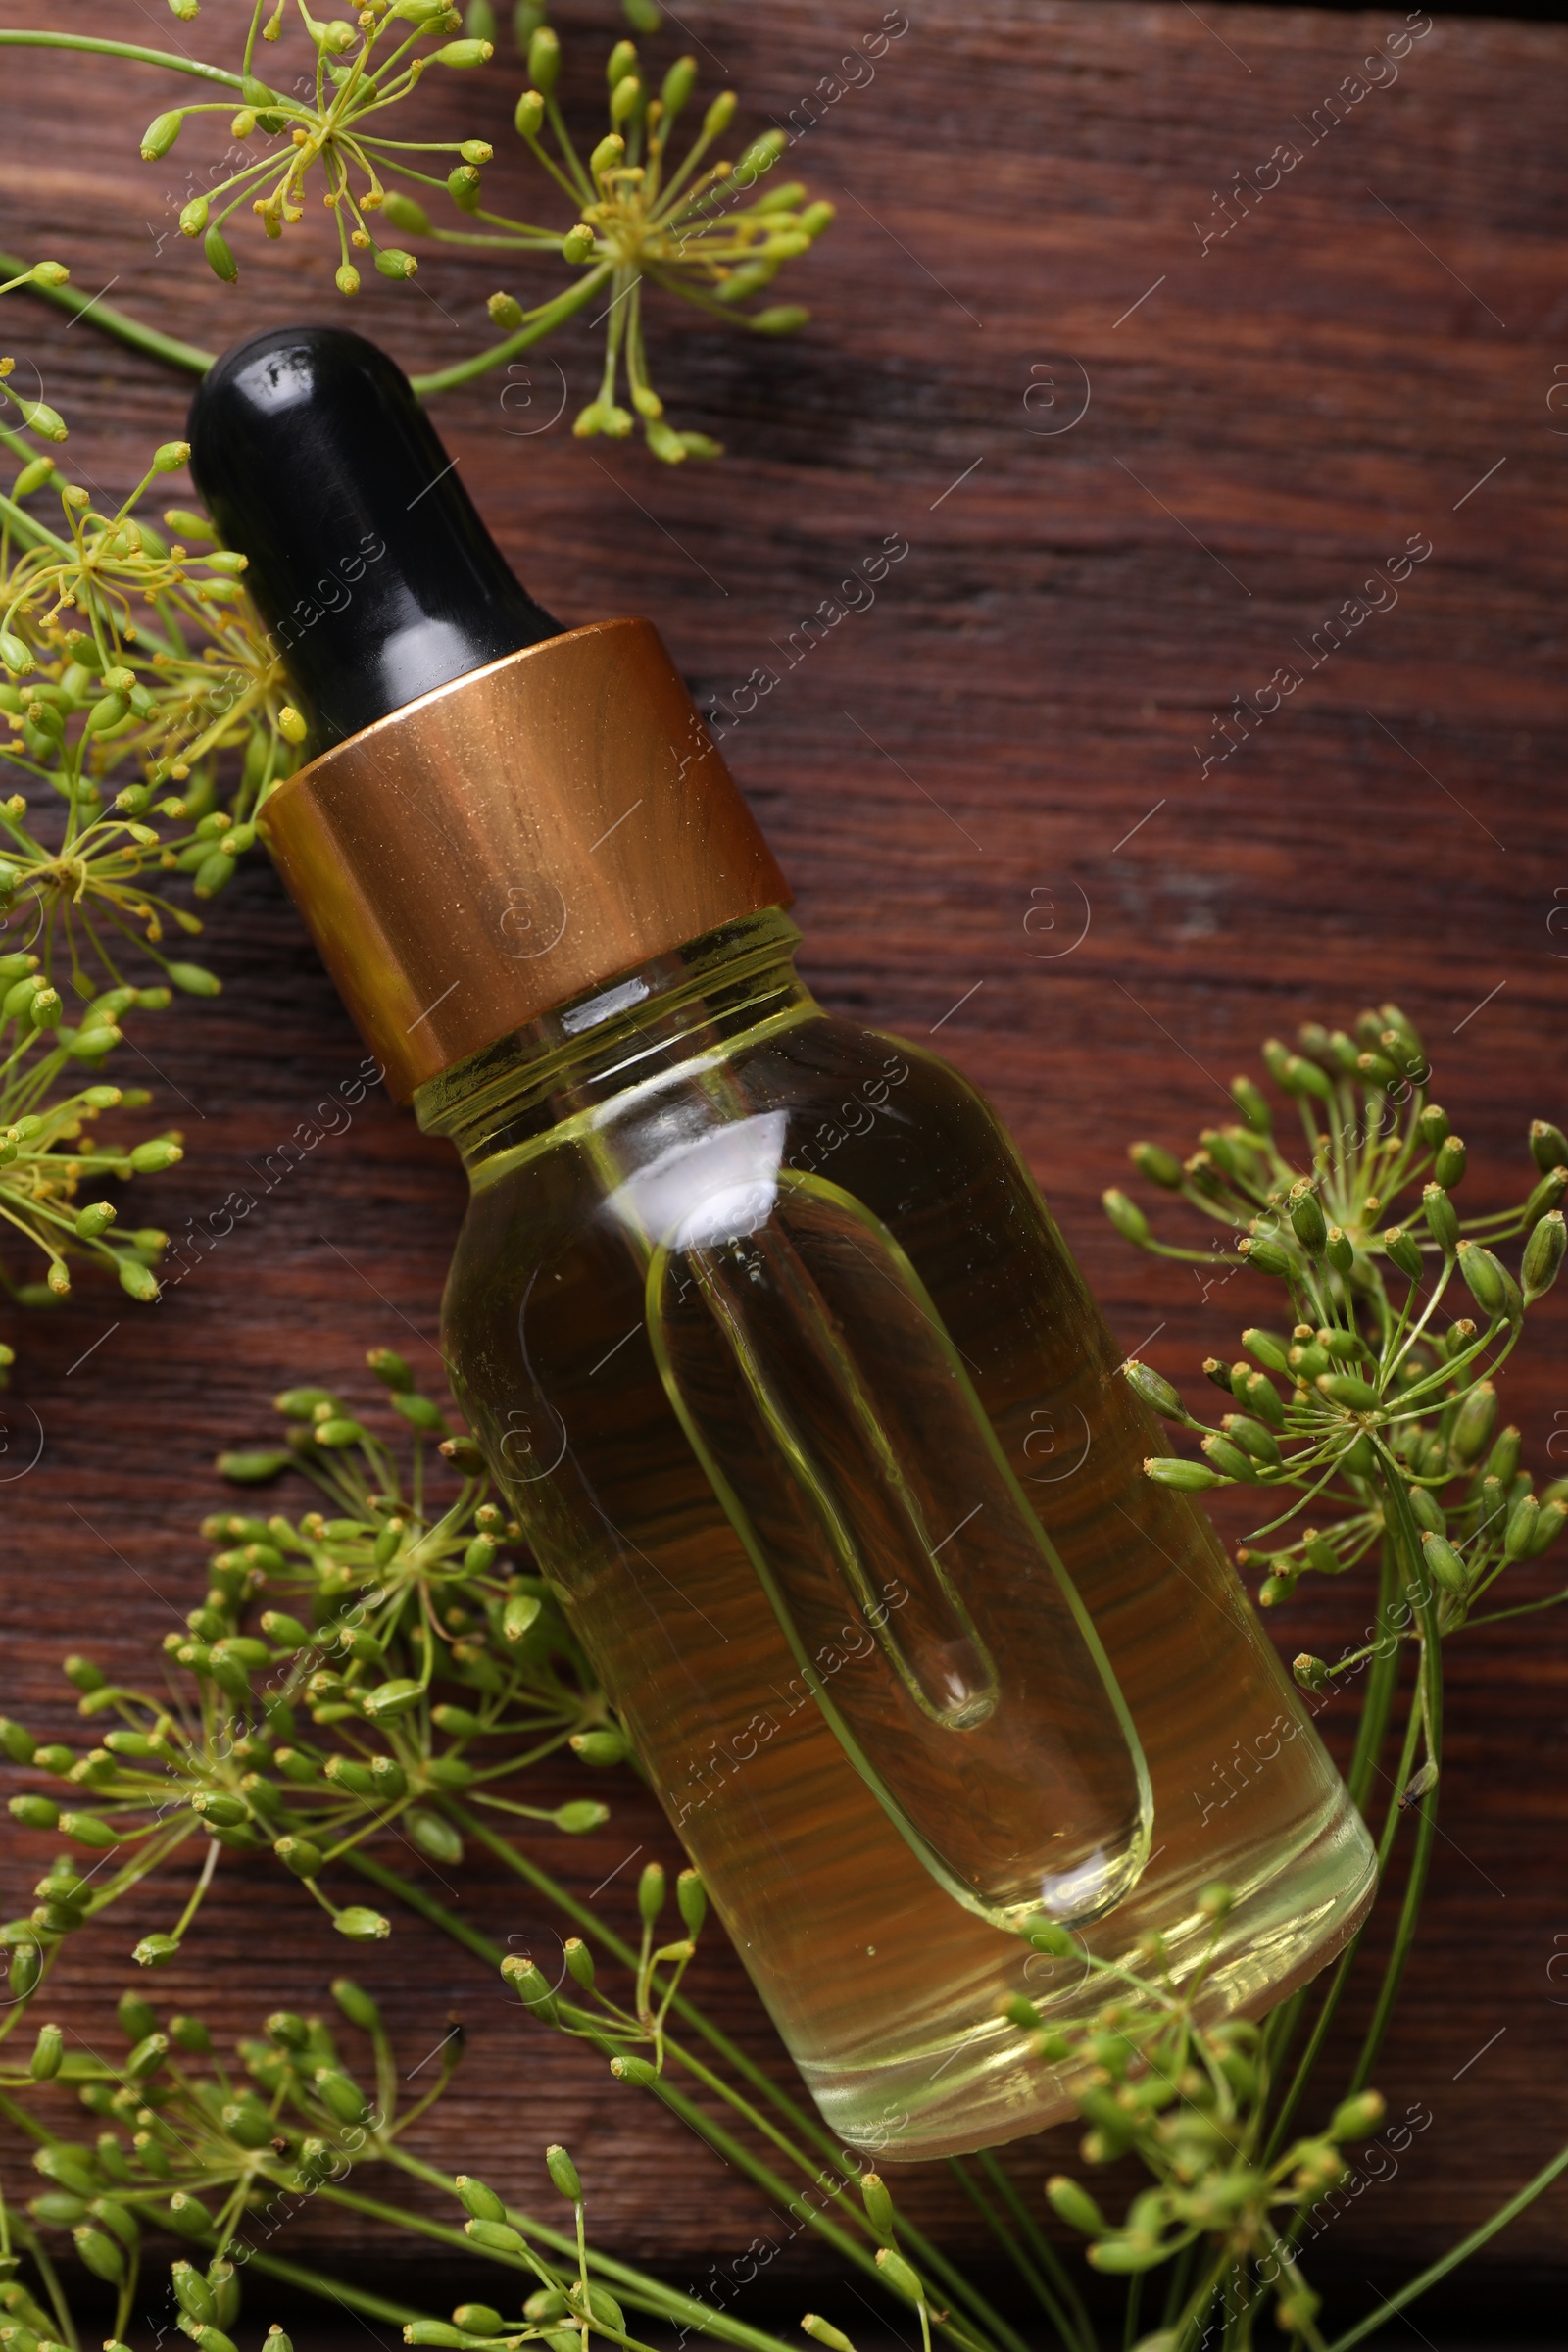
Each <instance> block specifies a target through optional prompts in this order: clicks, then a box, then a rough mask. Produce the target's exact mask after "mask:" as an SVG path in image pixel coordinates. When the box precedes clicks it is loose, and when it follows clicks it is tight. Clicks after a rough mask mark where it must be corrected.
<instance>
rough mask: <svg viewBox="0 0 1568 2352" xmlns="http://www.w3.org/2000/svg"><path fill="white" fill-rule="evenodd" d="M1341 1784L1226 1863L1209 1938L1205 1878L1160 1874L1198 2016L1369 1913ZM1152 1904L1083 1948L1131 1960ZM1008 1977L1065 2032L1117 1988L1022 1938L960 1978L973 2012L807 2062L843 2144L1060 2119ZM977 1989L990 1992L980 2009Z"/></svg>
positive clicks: (1316, 1958)
mask: <svg viewBox="0 0 1568 2352" xmlns="http://www.w3.org/2000/svg"><path fill="white" fill-rule="evenodd" d="M1336 1794H1337V1797H1338V1802H1337V1803H1335V1804H1334V1805H1332V1806H1331V1807H1330V1808H1329V1809H1328V1813H1327V1818H1324V1816H1323V1815H1322V1814H1319V1815H1318V1816H1317V1817H1316V1819H1315V1821H1313V1822H1310V1823H1308V1824H1307V1825H1305V1826H1304V1831H1303V1835H1302V1836H1301V1837H1300V1838H1299V1839H1297V1840H1295V1841H1291V1840H1283V1839H1282V1840H1279V1841H1277V1842H1274V1843H1271V1845H1270V1846H1269V1847H1268V1848H1267V1850H1266V1854H1265V1856H1264V1858H1263V1859H1262V1860H1261V1862H1260V1864H1259V1866H1258V1867H1257V1868H1256V1869H1255V1870H1254V1871H1252V1872H1251V1873H1250V1874H1249V1873H1247V1872H1245V1871H1239V1870H1232V1871H1231V1872H1230V1873H1229V1875H1228V1882H1227V1883H1228V1884H1229V1885H1230V1887H1231V1888H1232V1891H1233V1894H1234V1896H1235V1901H1234V1906H1233V1908H1232V1909H1231V1911H1230V1912H1229V1913H1228V1914H1227V1916H1226V1919H1225V1922H1224V1925H1223V1927H1222V1928H1221V1930H1220V1933H1219V1936H1218V1939H1217V1941H1215V1942H1212V1945H1211V1938H1212V1936H1213V1930H1212V1928H1211V1925H1210V1923H1209V1922H1208V1920H1207V1919H1206V1918H1204V1917H1203V1916H1202V1915H1201V1913H1200V1912H1199V1911H1198V1909H1197V1900H1196V1898H1197V1896H1198V1894H1199V1892H1200V1891H1201V1887H1200V1884H1199V1882H1197V1881H1195V1883H1194V1884H1193V1885H1192V1887H1188V1888H1185V1889H1184V1888H1181V1887H1172V1885H1171V1884H1170V1882H1169V1881H1168V1880H1166V1881H1163V1882H1161V1884H1160V1886H1159V1888H1158V1897H1159V1899H1158V1904H1157V1910H1158V1914H1159V1916H1158V1920H1157V1925H1158V1927H1159V1929H1160V1933H1161V1935H1162V1936H1163V1937H1164V1939H1165V1945H1166V1950H1167V1952H1168V1955H1169V1963H1168V1964H1169V1967H1170V1970H1171V1974H1172V1975H1173V1976H1174V1977H1175V1978H1176V1979H1177V1981H1178V1982H1180V1980H1181V1979H1182V1977H1183V1976H1184V1975H1185V1974H1187V1973H1188V1972H1189V1971H1190V1970H1191V1969H1192V1968H1193V1967H1194V1966H1195V1965H1196V1964H1197V1962H1198V1961H1199V1960H1200V1958H1201V1956H1202V1954H1203V1953H1204V1952H1206V1951H1208V1950H1209V1949H1210V1948H1212V1953H1213V1957H1212V1962H1211V1965H1210V1966H1209V1969H1208V1972H1207V1976H1206V1980H1205V1984H1204V1988H1203V1994H1202V1998H1201V2004H1200V2010H1201V2016H1202V2017H1203V2019H1204V2020H1205V2022H1208V2023H1213V2022H1215V2021H1217V2020H1218V2019H1220V2018H1224V2017H1238V2016H1243V2017H1245V2016H1250V2015H1258V2014H1262V2013H1263V2012H1265V2011H1266V2010H1269V2009H1273V2008H1275V2007H1277V2006H1278V2004H1279V2003H1280V2002H1281V2001H1283V2000H1285V1999H1287V1998H1288V1997H1289V1995H1290V1994H1291V1993H1292V1992H1294V1991H1296V1990H1297V1989H1298V1987H1299V1986H1300V1985H1304V1984H1305V1983H1307V1982H1308V1980H1309V1979H1310V1978H1312V1977H1314V1976H1316V1974H1317V1973H1318V1971H1319V1970H1320V1969H1322V1968H1323V1967H1325V1966H1326V1965H1327V1963H1328V1962H1329V1961H1330V1960H1332V1959H1333V1958H1334V1957H1335V1955H1336V1954H1337V1953H1338V1952H1339V1951H1340V1950H1341V1949H1342V1948H1343V1947H1344V1945H1345V1944H1346V1943H1347V1942H1348V1940H1349V1938H1350V1936H1352V1935H1353V1934H1354V1933H1355V1931H1356V1929H1357V1928H1358V1927H1359V1926H1360V1924H1361V1922H1362V1920H1363V1919H1364V1918H1365V1916H1366V1913H1367V1911H1368V1910H1369V1909H1370V1907H1371V1903H1372V1899H1373V1896H1374V1894H1375V1893H1376V1891H1377V1860H1376V1855H1375V1853H1374V1851H1373V1848H1372V1845H1371V1842H1370V1840H1369V1838H1368V1837H1367V1834H1366V1830H1365V1828H1364V1826H1363V1824H1362V1822H1361V1818H1360V1816H1359V1814H1358V1813H1357V1812H1356V1811H1355V1809H1354V1807H1353V1806H1352V1805H1351V1803H1350V1801H1349V1797H1348V1794H1347V1792H1346V1791H1345V1789H1344V1788H1343V1786H1342V1787H1339V1788H1338V1789H1337V1791H1336ZM1156 1835H1157V1833H1156ZM1184 1895H1185V1904H1184V1899H1183V1898H1184ZM1155 1908H1156V1906H1155V1905H1154V1904H1153V1903H1152V1902H1151V1903H1150V1904H1148V1905H1147V1906H1146V1905H1144V1904H1141V1903H1140V1900H1139V1897H1138V1895H1137V1894H1134V1895H1133V1896H1132V1897H1131V1898H1130V1899H1129V1900H1128V1901H1127V1902H1126V1903H1125V1904H1123V1905H1121V1906H1120V1907H1119V1908H1118V1910H1117V1911H1116V1912H1115V1913H1113V1914H1112V1915H1111V1916H1110V1917H1109V1918H1107V1919H1104V1920H1103V1921H1101V1922H1100V1923H1098V1924H1097V1925H1096V1926H1095V1927H1094V1928H1092V1929H1090V1930H1089V1931H1088V1932H1087V1933H1086V1934H1085V1936H1084V1937H1083V1944H1084V1947H1085V1951H1086V1952H1092V1953H1093V1954H1094V1956H1095V1957H1096V1958H1097V1959H1101V1960H1110V1961H1116V1960H1125V1961H1127V1962H1128V1964H1129V1965H1134V1966H1135V1965H1136V1963H1135V1962H1134V1960H1133V1953H1134V1948H1135V1946H1136V1942H1137V1939H1138V1937H1139V1936H1140V1935H1142V1934H1143V1933H1144V1932H1145V1931H1146V1930H1148V1929H1149V1928H1151V1927H1152V1926H1154V1925H1155V1924H1156V1921H1155V1919H1154V1918H1153V1916H1152V1913H1153V1912H1154V1910H1155ZM1173 1913H1174V1914H1175V1915H1176V1916H1175V1918H1174V1920H1173V1918H1172V1914H1173ZM1012 1989H1016V1990H1019V1991H1022V1992H1025V1993H1027V1995H1028V1996H1029V1998H1030V1999H1031V2000H1032V2001H1034V2003H1035V2004H1036V2006H1037V2008H1039V2010H1040V2011H1041V2014H1042V2016H1043V2017H1044V2018H1045V2020H1046V2022H1047V2023H1048V2024H1049V2025H1052V2026H1055V2027H1059V2028H1061V2029H1064V2030H1066V2031H1069V2032H1070V2031H1072V2030H1073V2029H1075V2028H1079V2027H1082V2026H1084V2025H1085V2024H1087V2023H1088V2022H1089V2021H1090V2020H1091V2019H1092V2018H1093V2017H1094V2016H1095V2015H1096V2014H1097V2012H1098V2011H1099V2010H1100V2009H1102V2008H1103V2006H1104V2004H1105V2002H1106V2001H1107V2000H1112V1999H1114V1998H1116V1996H1117V1986H1116V1984H1115V1982H1114V1980H1113V1979H1108V1978H1107V1977H1106V1976H1105V1975H1104V1974H1103V1973H1102V1972H1101V1971H1099V1970H1095V1971H1091V1970H1090V1968H1089V1966H1088V1964H1087V1960H1086V1959H1084V1958H1083V1957H1081V1956H1080V1957H1079V1958H1077V1959H1068V1960H1051V1959H1047V1958H1046V1957H1045V1956H1044V1955H1043V1954H1034V1955H1029V1954H1025V1953H1023V1952H1021V1951H1020V1953H1019V1956H1018V1958H1017V1960H1016V1962H1015V1963H1014V1964H1012V1965H1010V1966H1005V1967H1002V1968H999V1969H998V1970H997V1971H996V1974H995V1977H994V1979H993V1980H992V1981H991V1983H990V1984H989V1985H987V1986H985V1987H976V1986H971V1987H969V1988H968V1991H969V1993H970V1995H971V2000H970V2001H969V2002H968V2003H966V2009H967V2020H965V2018H964V2017H963V2016H960V2015H958V2014H956V2013H950V2015H949V2016H948V2017H946V2018H944V2019H943V2020H942V2021H941V2026H940V2028H939V2029H938V2030H937V2031H935V2032H933V2034H932V2035H931V2038H930V2040H929V2041H928V2042H927V2043H925V2044H924V2045H923V2046H922V2047H921V2048H920V2049H919V2050H918V2051H911V2052H910V2054H909V2056H908V2057H907V2058H904V2059H893V2060H888V2059H883V2060H882V2061H881V2062H879V2063H878V2064H877V2065H875V2066H874V2067H867V2068H864V2069H847V2068H845V2067H842V2066H839V2065H825V2066H824V2065H818V2066H812V2065H809V2064H807V2065H805V2066H803V2068H802V2073H803V2075H804V2077H805V2080H806V2082H807V2085H808V2087H809V2090H810V2092H811V2095H812V2097H813V2099H814V2100H815V2102H816V2104H817V2106H818V2108H819V2109H820V2111H821V2114H822V2116H823V2119H824V2121H825V2122H826V2123H827V2125H828V2127H829V2129H830V2130H831V2131H834V2132H835V2133H836V2134H838V2135H839V2136H840V2137H841V2138H842V2140H843V2143H844V2145H845V2146H846V2147H847V2148H858V2149H862V2150H865V2151H867V2152H869V2153H873V2154H875V2155H876V2156H878V2157H879V2158H885V2159H891V2160H892V2161H894V2162H897V2163H915V2162H921V2161H928V2160H931V2159H934V2158H936V2157H941V2156H964V2155H969V2154H972V2153H973V2152H974V2151H975V2150H976V2149H979V2148H991V2147H997V2146H999V2145H1001V2144H1003V2143H1004V2142H1005V2141H1007V2140H1011V2139H1020V2138H1023V2137H1025V2136H1028V2135H1030V2134H1032V2133H1034V2132H1037V2131H1045V2130H1047V2129H1048V2128H1049V2127H1050V2126H1051V2125H1053V2124H1056V2123H1060V2122H1061V2121H1062V2120H1063V2118H1064V2117H1066V2116H1069V2115H1070V2114H1071V2113H1072V2112H1073V2093H1074V2079H1073V2077H1072V2076H1071V2075H1070V2074H1069V2073H1066V2072H1064V2071H1063V2070H1061V2069H1060V2068H1057V2067H1054V2066H1052V2065H1050V2064H1049V2063H1048V2062H1046V2061H1044V2060H1042V2059H1040V2058H1039V2057H1037V2056H1035V2055H1034V2054H1033V2052H1032V2051H1031V2049H1030V2047H1029V2037H1028V2036H1026V2035H1025V2034H1023V2033H1022V2032H1020V2030H1019V2029H1018V2028H1017V2027H1015V2026H1013V2025H1011V2024H1010V2023H1008V2022H1007V2020H1005V2019H1004V2018H1000V2017H998V2016H996V2015H995V2014H994V2005H995V2002H996V2000H997V1999H998V1998H999V1997H1000V1996H1001V1995H1002V1994H1003V1993H1005V1992H1006V1991H1008V1990H1012ZM977 1990H978V1991H982V1992H983V1993H984V1994H985V1995H987V1998H986V2001H985V2005H984V2006H983V2007H981V2009H980V2011H979V2014H978V2015H977V2014H976V2008H975V2006H974V2005H973V2001H972V1995H973V1993H974V1992H975V1991H977Z"/></svg>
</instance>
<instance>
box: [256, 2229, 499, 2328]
mask: <svg viewBox="0 0 1568 2352" xmlns="http://www.w3.org/2000/svg"><path fill="white" fill-rule="evenodd" d="M465 2243H466V2240H465ZM245 2267H246V2269H247V2270H252V2271H261V2272H262V2273H263V2274H264V2276H265V2277H267V2278H278V2279H281V2280H282V2282H283V2284H284V2285H285V2286H299V2287H303V2288H304V2289H305V2291H306V2293H307V2294H311V2295H317V2296H319V2298H320V2300H321V2301H322V2302H323V2303H337V2304H341V2306H342V2307H343V2309H344V2310H345V2311H357V2312H363V2313H364V2315H365V2317H366V2318H367V2319H369V2320H385V2321H386V2322H387V2323H388V2325H389V2326H391V2327H407V2326H408V2325H409V2323H410V2322H411V2321H413V2320H423V2319H427V2318H428V2317H429V2314H428V2313H427V2312H423V2311H418V2310H417V2309H416V2308H415V2306H414V2305H413V2304H412V2303H389V2302H388V2301H387V2299H386V2297H385V2296H384V2295H373V2294H371V2293H370V2291H369V2289H368V2287H364V2286H350V2285H347V2284H346V2283H345V2282H344V2281H343V2280H342V2279H341V2278H325V2277H323V2275H322V2274H321V2272H319V2271H310V2270H306V2269H305V2267H304V2266H303V2264H301V2263H297V2262H284V2261H282V2260H281V2259H280V2257H279V2256H278V2255H276V2254H262V2253H258V2252H254V2251H253V2252H251V2253H249V2254H248V2255H247V2256H246V2262H245Z"/></svg>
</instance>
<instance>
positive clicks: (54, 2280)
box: [27, 2236, 80, 2352]
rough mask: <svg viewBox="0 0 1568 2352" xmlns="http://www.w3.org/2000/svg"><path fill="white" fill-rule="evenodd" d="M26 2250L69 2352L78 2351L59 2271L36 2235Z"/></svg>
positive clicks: (69, 2307) (77, 2341)
mask: <svg viewBox="0 0 1568 2352" xmlns="http://www.w3.org/2000/svg"><path fill="white" fill-rule="evenodd" d="M27 2251H28V2253H29V2254H30V2255H31V2256H32V2259H33V2261H34V2262H35V2263H36V2264H37V2266H38V2276H39V2277H40V2278H42V2280H43V2283H44V2289H45V2292H46V2293H47V2294H48V2297H49V2301H50V2305H51V2307H52V2309H53V2311H54V2315H55V2318H56V2319H57V2320H58V2321H59V2322H60V2332H61V2335H62V2336H63V2337H64V2339H65V2341H66V2342H67V2343H68V2344H69V2345H70V2346H71V2352H79V2340H80V2339H79V2338H78V2336H77V2334H76V2327H75V2322H74V2321H73V2318H72V2316H71V2305H70V2303H69V2302H68V2301H67V2300H66V2295H65V2290H64V2288H63V2287H62V2286H61V2284H60V2274H59V2272H58V2271H57V2270H56V2269H55V2266H54V2264H53V2263H52V2262H51V2261H50V2259H49V2256H48V2254H47V2253H46V2251H45V2250H44V2246H43V2242H42V2240H41V2239H40V2238H38V2237H37V2236H33V2238H32V2242H31V2244H30V2245H29V2246H28V2248H27Z"/></svg>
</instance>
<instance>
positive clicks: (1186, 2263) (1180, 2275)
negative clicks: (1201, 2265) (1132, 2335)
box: [1159, 2238, 1198, 2327]
mask: <svg viewBox="0 0 1568 2352" xmlns="http://www.w3.org/2000/svg"><path fill="white" fill-rule="evenodd" d="M1197 2259H1198V2240H1197V2239H1196V2238H1194V2239H1193V2240H1192V2241H1191V2243H1190V2244H1188V2245H1185V2246H1183V2248H1182V2250H1181V2252H1180V2253H1179V2254H1178V2255H1177V2257H1176V2259H1175V2261H1174V2262H1173V2263H1172V2264H1171V2269H1170V2283H1169V2285H1168V2286H1167V2287H1166V2289H1165V2309H1164V2313H1163V2315H1162V2316H1161V2319H1160V2323H1159V2324H1160V2326H1161V2327H1173V2326H1174V2325H1175V2320H1176V2314H1177V2313H1178V2312H1179V2311H1180V2310H1181V2308H1182V2305H1183V2303H1184V2302H1185V2300H1186V2297H1187V2281H1188V2279H1189V2278H1191V2277H1192V2275H1193V2264H1194V2263H1195V2262H1196V2261H1197Z"/></svg>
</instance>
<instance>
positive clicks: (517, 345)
mask: <svg viewBox="0 0 1568 2352" xmlns="http://www.w3.org/2000/svg"><path fill="white" fill-rule="evenodd" d="M611 268H612V265H611V264H610V263H609V262H602V263H601V264H600V266H599V268H598V269H597V270H590V271H589V272H588V275H587V276H586V277H584V278H581V279H579V280H578V282H577V284H576V285H574V286H568V287H567V289H566V291H565V293H564V294H562V295H559V296H558V297H557V299H556V300H555V301H554V302H553V303H551V304H550V305H549V307H548V308H547V309H546V310H544V311H542V312H541V313H540V314H539V316H538V317H537V318H536V319H534V320H533V321H532V323H531V324H530V325H527V326H520V327H519V328H518V329H517V331H516V333H515V335H509V336H508V337H507V339H506V341H505V342H504V343H492V344H491V345H490V347H489V349H488V350H486V351H476V352H475V353H474V354H473V355H472V357H471V358H469V359H466V360H459V361H457V362H456V363H455V364H454V366H452V367H451V368H437V369H436V370H435V372H434V373H433V374H431V375H416V376H411V377H410V379H409V380H410V382H411V383H412V384H413V386H414V390H415V392H416V394H417V397H418V398H419V399H420V400H427V399H429V397H430V395H431V394H432V393H434V392H450V391H452V390H453V389H454V388H455V386H457V385H458V384H466V383H471V382H472V380H473V378H474V377H475V376H476V375H483V374H484V373H485V372H486V371H487V369H489V368H499V367H501V366H502V365H503V363H504V362H505V361H507V360H510V359H514V358H515V356H516V354H517V353H518V352H519V351H526V350H527V349H528V347H529V345H530V344H533V343H537V342H538V341H539V340H540V339H541V337H542V336H545V335H548V334H549V333H551V332H552V330H553V329H554V328H556V327H557V326H559V325H560V324H561V322H562V320H563V319H569V318H570V317H571V316H572V314H573V313H574V312H576V311H580V310H582V309H583V308H584V307H585V306H586V304H587V303H588V301H589V298H590V297H591V296H592V295H593V294H595V293H596V292H597V291H598V289H599V287H600V286H601V285H603V283H604V281H605V279H606V278H607V277H608V276H609V275H610V271H611Z"/></svg>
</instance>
